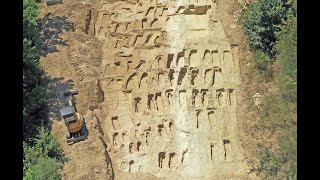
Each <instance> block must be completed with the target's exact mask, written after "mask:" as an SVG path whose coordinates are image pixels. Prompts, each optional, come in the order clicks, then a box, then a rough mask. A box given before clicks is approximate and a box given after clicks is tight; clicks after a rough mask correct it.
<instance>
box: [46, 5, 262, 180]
mask: <svg viewBox="0 0 320 180" xmlns="http://www.w3.org/2000/svg"><path fill="white" fill-rule="evenodd" d="M228 3H229V4H228ZM231 6H234V7H237V1H235V0H226V1H224V0H124V1H117V0H82V1H79V0H63V4H57V5H53V6H49V7H48V6H47V5H46V4H45V3H41V4H40V10H41V17H40V27H41V29H42V33H43V34H42V42H41V43H42V49H41V56H42V57H41V66H42V67H43V69H44V70H45V72H46V74H47V76H48V77H49V78H50V82H49V83H50V88H51V89H52V90H53V92H54V93H55V96H56V97H55V99H54V105H53V106H52V110H51V111H52V113H51V119H52V126H51V127H52V133H53V134H55V135H56V136H57V138H58V139H59V142H60V144H61V147H62V149H63V151H64V154H65V157H66V161H65V164H64V167H63V170H62V176H63V179H76V180H77V179H79V180H81V179H83V180H87V179H97V180H99V179H101V180H102V179H119V180H122V179H123V180H127V179H188V180H189V179H190V180H193V179H197V180H198V179H256V177H255V176H254V175H253V174H254V173H250V169H251V168H252V167H250V165H248V162H247V160H246V157H245V152H244V147H243V145H242V143H241V139H240V136H239V134H240V130H239V124H240V123H241V119H239V118H238V116H237V114H238V113H237V111H239V106H240V104H239V101H238V99H239V96H240V95H241V92H240V88H239V86H240V84H241V78H240V73H241V72H240V64H241V63H240V62H239V48H241V47H240V45H239V42H237V37H235V36H233V34H232V31H238V29H240V27H239V26H238V25H236V24H231V23H233V22H234V19H232V18H233V16H232V14H231V13H230V12H229V10H230V7H231ZM228 13H229V14H228ZM227 33H228V34H227ZM69 89H76V90H77V91H78V92H79V93H78V95H76V96H75V98H76V100H75V102H76V109H77V111H78V112H79V113H81V114H82V115H83V116H84V119H85V121H86V125H87V128H88V131H89V135H88V137H87V139H85V140H84V141H80V142H77V143H74V144H72V145H68V144H67V142H66V135H65V131H64V128H63V123H64V122H63V120H62V117H61V116H60V115H59V108H62V107H63V105H64V104H65V103H66V98H65V97H64V96H63V92H65V91H66V90H69Z"/></svg>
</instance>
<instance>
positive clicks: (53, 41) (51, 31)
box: [38, 13, 74, 57]
mask: <svg viewBox="0 0 320 180" xmlns="http://www.w3.org/2000/svg"><path fill="white" fill-rule="evenodd" d="M51 15H52V14H51V13H48V14H46V15H45V16H44V17H43V18H41V19H39V20H38V24H39V28H40V36H41V37H40V42H39V44H38V49H39V52H40V55H41V56H44V57H45V56H47V54H49V53H53V52H59V51H58V49H57V47H56V46H57V45H60V46H67V41H66V40H63V39H62V38H60V37H59V35H60V34H61V33H63V32H65V31H74V23H73V22H71V21H70V20H68V18H67V17H65V16H55V17H52V16H51Z"/></svg>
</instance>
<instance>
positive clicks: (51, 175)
mask: <svg viewBox="0 0 320 180" xmlns="http://www.w3.org/2000/svg"><path fill="white" fill-rule="evenodd" d="M61 167H62V163H61V162H59V161H58V160H56V159H54V158H50V157H39V158H37V161H36V163H35V164H34V165H31V166H30V167H29V168H28V169H27V171H26V173H25V176H24V177H23V179H25V180H29V179H30V180H34V179H37V180H59V179H60V174H59V169H60V168H61Z"/></svg>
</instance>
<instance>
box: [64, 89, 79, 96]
mask: <svg viewBox="0 0 320 180" xmlns="http://www.w3.org/2000/svg"><path fill="white" fill-rule="evenodd" d="M63 94H64V95H65V96H69V95H77V94H78V91H77V90H74V89H73V90H68V91H66V92H64V93H63Z"/></svg>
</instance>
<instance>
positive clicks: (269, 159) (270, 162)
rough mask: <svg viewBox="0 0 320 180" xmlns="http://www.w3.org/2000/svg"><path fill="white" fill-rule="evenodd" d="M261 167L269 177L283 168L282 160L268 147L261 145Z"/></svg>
mask: <svg viewBox="0 0 320 180" xmlns="http://www.w3.org/2000/svg"><path fill="white" fill-rule="evenodd" d="M260 167H261V169H262V170H263V171H264V172H266V176H267V178H271V177H274V176H275V175H276V174H277V172H278V171H279V169H280V168H281V161H280V160H279V158H277V157H276V156H275V154H274V153H272V152H271V151H270V150H268V149H267V148H266V147H262V146H261V147H260Z"/></svg>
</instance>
